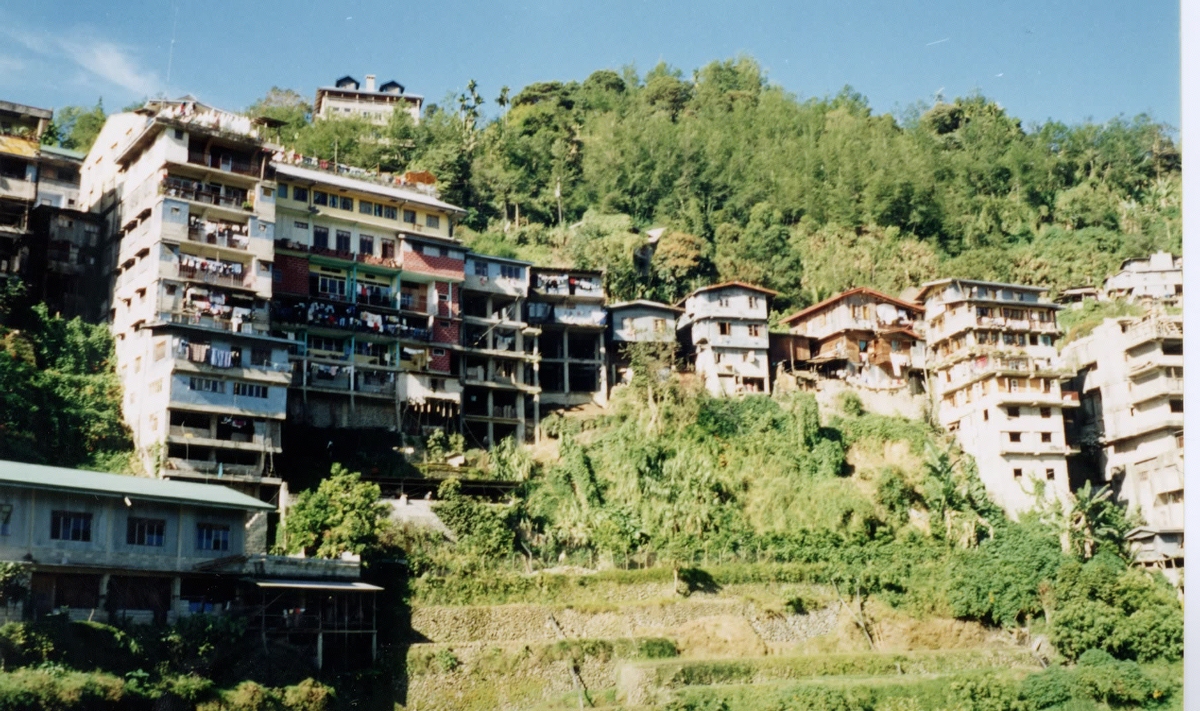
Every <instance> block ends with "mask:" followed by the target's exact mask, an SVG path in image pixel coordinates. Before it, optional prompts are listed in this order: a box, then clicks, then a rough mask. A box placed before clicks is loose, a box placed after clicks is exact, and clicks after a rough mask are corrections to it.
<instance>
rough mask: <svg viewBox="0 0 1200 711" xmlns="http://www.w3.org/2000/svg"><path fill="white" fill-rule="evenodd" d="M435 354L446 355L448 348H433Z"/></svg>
mask: <svg viewBox="0 0 1200 711" xmlns="http://www.w3.org/2000/svg"><path fill="white" fill-rule="evenodd" d="M433 354H434V355H435V356H444V355H446V349H444V348H434V349H433Z"/></svg>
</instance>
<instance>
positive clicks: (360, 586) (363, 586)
mask: <svg viewBox="0 0 1200 711" xmlns="http://www.w3.org/2000/svg"><path fill="white" fill-rule="evenodd" d="M254 584H255V585H257V586H258V587H260V588H296V589H300V590H332V591H336V592H378V591H380V590H383V588H381V587H379V586H378V585H372V584H370V583H360V582H358V581H349V580H347V581H341V580H327V581H321V580H256V581H255V582H254Z"/></svg>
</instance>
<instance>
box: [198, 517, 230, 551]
mask: <svg viewBox="0 0 1200 711" xmlns="http://www.w3.org/2000/svg"><path fill="white" fill-rule="evenodd" d="M196 550H201V551H227V550H229V526H225V525H222V524H217V523H198V524H196Z"/></svg>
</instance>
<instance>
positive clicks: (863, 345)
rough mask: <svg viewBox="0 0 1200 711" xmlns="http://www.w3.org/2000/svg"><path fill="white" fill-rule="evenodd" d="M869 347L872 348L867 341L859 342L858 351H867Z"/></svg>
mask: <svg viewBox="0 0 1200 711" xmlns="http://www.w3.org/2000/svg"><path fill="white" fill-rule="evenodd" d="M868 347H870V344H869V343H867V342H866V341H859V342H858V350H860V351H865V350H867V348H868Z"/></svg>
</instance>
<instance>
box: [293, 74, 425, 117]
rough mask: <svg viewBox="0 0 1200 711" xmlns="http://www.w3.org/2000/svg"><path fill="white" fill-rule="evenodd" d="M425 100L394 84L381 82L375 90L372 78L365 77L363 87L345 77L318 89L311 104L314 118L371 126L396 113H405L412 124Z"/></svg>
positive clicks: (393, 82) (371, 75) (351, 78)
mask: <svg viewBox="0 0 1200 711" xmlns="http://www.w3.org/2000/svg"><path fill="white" fill-rule="evenodd" d="M424 102H425V99H424V97H422V96H418V95H417V94H406V93H405V92H404V86H402V85H401V84H400V83H399V82H397V81H388V82H384V83H383V84H381V85H380V86H379V88H378V89H377V88H376V87H375V75H374V74H368V75H367V80H366V83H365V85H362V86H360V85H359V83H358V80H357V79H355V78H354V77H351V76H344V77H342V78H341V79H338V80H337V81H336V82H334V85H333V86H323V87H321V88H319V89H317V98H316V101H315V102H314V103H313V116H314V117H316V118H319V119H325V118H351V117H357V118H364V119H366V120H368V121H370V122H371V123H375V124H380V125H382V124H386V123H387V122H388V121H389V120H390V119H391V117H392V114H393V113H394V112H396V111H404V112H407V113H408V115H409V116H412V120H413V123H417V122H418V121H420V120H421V105H422V104H423V103H424Z"/></svg>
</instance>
